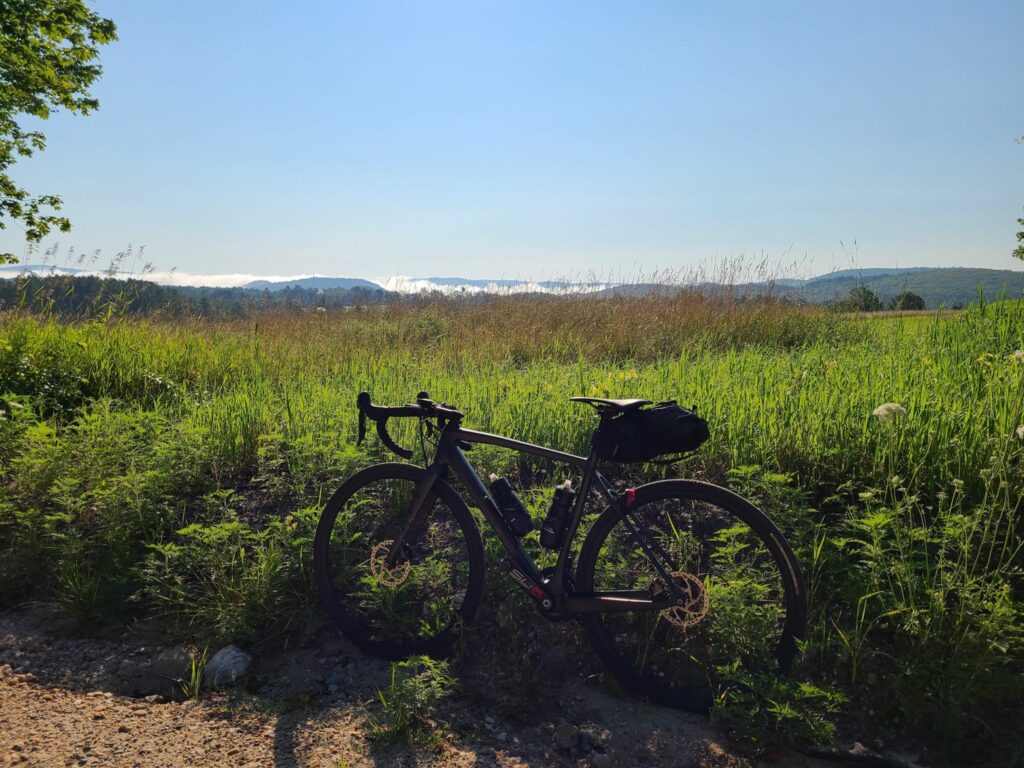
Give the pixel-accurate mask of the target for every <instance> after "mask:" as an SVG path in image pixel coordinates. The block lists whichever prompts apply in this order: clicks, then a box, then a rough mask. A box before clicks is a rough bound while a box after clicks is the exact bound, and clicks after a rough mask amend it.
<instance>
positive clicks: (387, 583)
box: [313, 463, 484, 660]
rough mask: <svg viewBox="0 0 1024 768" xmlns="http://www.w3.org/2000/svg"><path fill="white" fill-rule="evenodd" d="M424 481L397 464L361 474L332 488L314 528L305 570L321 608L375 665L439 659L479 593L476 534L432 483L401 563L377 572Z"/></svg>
mask: <svg viewBox="0 0 1024 768" xmlns="http://www.w3.org/2000/svg"><path fill="white" fill-rule="evenodd" d="M425 475H426V470H425V469H423V468H421V467H417V466H413V465H411V464H402V463H386V464H377V465H374V466H372V467H368V468H366V469H363V470H361V471H360V472H357V473H356V474H355V475H353V476H352V477H350V478H349V479H348V480H347V481H345V482H344V483H343V484H342V485H341V487H340V488H338V490H337V491H336V492H335V493H334V495H333V496H332V497H331V498H330V500H329V501H328V502H327V504H326V505H325V506H324V510H323V512H322V513H321V516H320V520H319V522H318V524H317V529H316V536H315V539H314V544H313V552H314V554H313V570H314V579H315V582H316V587H317V592H318V593H319V595H320V601H321V604H322V605H323V607H324V610H326V611H327V613H328V615H330V617H331V618H332V619H333V620H334V623H335V624H336V625H337V626H338V628H339V629H340V630H341V631H342V633H343V634H344V635H345V636H346V637H347V638H348V639H349V640H351V641H352V642H353V643H354V644H355V645H357V646H358V647H359V648H361V649H362V650H363V651H365V652H367V653H369V654H371V655H373V656H378V657H380V658H384V659H390V660H398V659H404V658H407V657H409V656H413V655H419V654H424V655H429V656H435V657H443V656H444V655H445V654H446V653H447V652H448V650H449V649H450V646H451V644H452V641H453V640H454V638H455V635H456V633H457V630H458V629H459V627H460V626H461V625H462V624H467V623H470V622H471V621H472V620H473V617H474V615H475V614H476V610H477V608H478V607H479V604H480V599H481V597H482V594H483V586H484V550H483V543H482V542H481V539H480V531H479V529H478V527H477V524H476V521H475V520H474V519H473V516H472V514H470V511H469V508H468V507H467V506H466V503H465V502H464V501H463V500H462V498H461V497H460V496H459V495H458V494H457V493H456V492H455V490H454V489H453V488H452V487H451V486H450V485H449V484H448V483H446V482H445V481H444V480H443V479H440V478H439V479H438V480H437V482H436V483H435V485H434V489H433V491H432V494H431V498H428V500H427V502H426V504H427V507H426V512H425V516H424V517H423V518H422V519H421V522H420V524H419V526H418V527H417V529H415V530H414V531H411V532H410V537H409V539H407V541H406V547H405V548H404V550H403V555H405V557H404V559H402V560H401V561H400V562H398V563H396V564H395V566H394V568H393V569H390V570H388V569H386V568H385V567H384V565H383V564H384V556H385V555H386V549H385V550H384V551H383V554H382V553H381V550H380V549H379V548H378V546H379V545H381V543H382V542H384V544H383V546H384V547H387V544H386V542H387V541H393V539H394V535H395V534H396V533H397V531H398V530H399V529H400V528H401V526H402V525H403V524H404V522H405V520H406V519H407V515H406V514H405V512H406V510H407V509H408V502H409V500H410V499H411V494H412V492H413V491H414V490H415V488H416V487H417V485H418V484H419V482H420V481H421V480H422V479H423V477H424V476H425ZM446 575H447V576H448V577H449V578H448V580H447V581H446V578H445V577H446ZM394 582H398V583H397V584H395V583H394ZM428 630H429V631H428Z"/></svg>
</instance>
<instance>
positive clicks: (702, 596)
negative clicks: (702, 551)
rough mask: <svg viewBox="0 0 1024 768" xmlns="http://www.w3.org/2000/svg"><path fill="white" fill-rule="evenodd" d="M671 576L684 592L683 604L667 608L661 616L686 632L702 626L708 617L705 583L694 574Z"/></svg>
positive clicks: (680, 573)
mask: <svg viewBox="0 0 1024 768" xmlns="http://www.w3.org/2000/svg"><path fill="white" fill-rule="evenodd" d="M670 575H671V576H672V579H673V580H674V581H675V584H676V587H677V588H678V589H679V591H680V592H682V596H683V604H682V605H674V606H672V607H671V608H666V609H665V610H663V611H662V612H661V615H662V616H663V617H664V618H665V621H667V622H668V623H669V624H672V625H673V626H675V627H677V628H678V629H681V630H683V631H684V632H685V631H686V630H688V629H690V628H691V627H695V626H697V625H698V624H700V623H701V621H703V620H704V617H705V616H707V615H708V592H707V590H706V589H705V588H704V582H703V581H701V580H700V578H699V577H697V576H695V575H694V574H692V573H687V572H686V571H675V572H673V573H672V574H670Z"/></svg>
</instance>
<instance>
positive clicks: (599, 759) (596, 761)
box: [590, 753, 615, 768]
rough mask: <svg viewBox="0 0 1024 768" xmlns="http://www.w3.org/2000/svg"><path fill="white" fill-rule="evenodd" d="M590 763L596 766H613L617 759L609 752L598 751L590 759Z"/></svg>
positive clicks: (609, 767)
mask: <svg viewBox="0 0 1024 768" xmlns="http://www.w3.org/2000/svg"><path fill="white" fill-rule="evenodd" d="M590 764H591V765H592V766H593V767H594V768H612V766H613V765H615V761H614V760H613V759H612V756H611V755H609V754H604V753H598V754H596V755H594V756H593V757H592V758H591V759H590Z"/></svg>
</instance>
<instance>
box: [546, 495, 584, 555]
mask: <svg viewBox="0 0 1024 768" xmlns="http://www.w3.org/2000/svg"><path fill="white" fill-rule="evenodd" d="M575 498H576V491H574V490H573V489H572V481H571V480H566V481H565V482H564V483H562V484H561V485H560V486H558V487H557V488H555V495H554V496H553V497H552V499H551V506H550V507H549V508H548V516H547V517H545V518H544V525H542V526H541V529H540V543H541V546H543V547H547V548H548V549H558V548H559V547H560V546H562V537H563V536H565V527H566V526H567V525H568V524H569V512H570V510H572V502H573V500H574V499H575Z"/></svg>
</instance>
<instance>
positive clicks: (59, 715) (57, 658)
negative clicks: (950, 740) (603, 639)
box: [0, 608, 823, 768]
mask: <svg viewBox="0 0 1024 768" xmlns="http://www.w3.org/2000/svg"><path fill="white" fill-rule="evenodd" d="M181 652H182V649H178V650H175V648H174V646H167V645H166V644H164V645H161V644H159V643H158V642H155V638H154V637H151V636H147V630H146V628H145V627H141V628H140V627H137V628H134V629H132V630H124V631H122V632H119V633H114V634H107V635H105V636H100V637H89V638H82V637H77V636H75V635H72V634H68V633H67V632H66V631H65V630H62V627H61V625H60V623H59V622H57V621H56V620H55V619H54V617H53V616H52V614H49V613H48V612H46V611H45V610H43V609H40V608H30V609H20V610H15V611H8V612H5V613H2V614H0V765H3V764H8V765H30V766H77V765H83V766H85V765H94V766H138V767H139V768H151V767H152V766H169V767H174V768H177V767H178V766H206V765H210V766H214V765H216V766H248V767H249V768H257V766H260V767H262V766H275V767H281V766H303V768H305V767H306V766H309V767H310V768H339V767H340V766H392V765H402V766H418V765H438V766H451V767H453V768H454V767H455V766H473V767H474V768H478V767H479V768H482V767H483V766H519V765H537V766H574V767H577V766H595V767H596V768H622V767H624V766H648V765H657V766H667V767H671V766H679V767H680V768H683V767H685V768H691V767H694V766H715V767H718V766H721V767H722V768H749V767H750V766H752V765H755V764H756V763H755V761H751V760H750V759H748V758H747V757H744V756H743V755H741V754H737V753H736V751H735V749H734V748H732V747H731V746H729V745H728V743H727V742H726V741H725V740H724V737H723V735H722V734H721V733H718V732H717V731H715V730H714V729H713V728H712V727H711V725H710V723H709V722H708V721H707V720H706V719H705V718H701V717H697V716H693V715H688V714H685V713H681V712H676V711H673V710H669V709H664V708H660V707H655V706H652V705H650V704H648V703H646V702H643V701H641V700H638V699H635V698H631V697H626V696H624V695H618V694H617V693H614V692H609V691H607V690H601V689H600V688H598V687H595V686H594V685H591V684H588V682H587V680H586V679H584V678H581V677H579V676H578V675H571V674H570V675H566V676H565V677H566V679H567V682H565V683H564V684H563V685H561V686H560V687H559V688H558V695H557V697H554V698H545V699H543V700H542V701H541V700H538V701H537V704H538V707H537V708H534V709H530V708H529V707H528V706H526V707H524V706H523V702H519V703H512V702H508V701H504V700H503V695H498V694H493V693H492V695H488V691H487V689H486V687H485V688H484V689H483V690H481V689H479V688H478V686H480V685H481V684H482V683H483V682H484V681H483V680H481V679H480V675H479V674H477V673H473V672H470V673H469V674H468V676H467V679H465V680H464V681H463V685H462V691H461V692H460V694H459V695H457V696H455V697H454V698H453V699H451V700H450V701H449V702H448V703H447V704H446V705H445V708H444V711H442V712H441V713H440V715H441V717H443V719H444V720H445V721H447V723H448V726H447V728H446V736H445V737H444V738H443V739H442V740H441V743H440V744H439V746H437V747H436V748H433V749H428V750H416V749H412V748H408V747H382V746H381V745H379V744H377V743H375V742H373V741H370V740H368V739H367V738H366V736H365V732H366V729H365V726H366V720H365V714H364V713H365V705H366V704H367V703H368V702H370V701H372V700H373V697H374V695H375V692H376V690H377V688H379V687H383V686H385V685H386V684H387V681H388V679H389V674H390V672H389V669H390V668H389V666H388V665H387V664H386V663H383V662H380V661H378V660H376V659H371V658H368V657H366V656H364V655H362V654H360V653H359V652H358V651H357V650H355V649H354V648H353V647H352V646H350V645H349V644H348V643H347V642H345V641H344V639H342V638H341V637H339V636H338V635H337V634H336V633H335V632H333V630H328V629H326V628H325V629H324V631H322V632H318V633H316V634H315V636H312V637H310V638H309V639H308V640H307V641H306V642H305V643H303V644H302V645H301V646H300V647H296V648H292V649H289V650H286V651H281V652H276V653H274V654H269V655H264V656H260V655H258V654H257V661H256V664H255V665H254V669H253V671H252V672H251V673H250V675H249V676H248V677H247V679H246V681H245V684H244V685H243V686H237V687H235V688H233V689H230V690H228V691H224V692H215V693H210V694H204V695H203V696H202V697H201V698H199V699H182V698H181V693H180V688H177V690H176V687H175V685H174V684H173V683H172V682H171V680H169V679H166V678H162V677H161V676H160V675H159V674H157V675H155V676H154V675H152V674H150V672H151V671H152V670H153V669H154V668H156V669H160V668H161V664H164V663H169V664H172V665H173V664H174V663H176V659H177V657H178V656H179V655H180V654H181ZM168 659H170V661H169V662H168ZM556 661H564V659H562V658H559V659H556ZM484 663H485V662H484ZM482 666H483V663H482V664H481V667H482ZM169 668H170V667H167V669H169ZM154 680H155V682H154ZM153 685H156V686H158V687H160V686H162V687H163V689H164V692H163V693H154V692H153V691H152V690H150V689H151V688H152V686H153ZM524 711H528V712H529V716H524V715H523V712H524ZM782 764H784V765H793V766H812V765H816V764H818V765H823V764H819V763H817V761H811V760H809V759H807V758H803V757H800V756H790V757H787V758H786V760H785V761H784V762H783V763H782Z"/></svg>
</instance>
